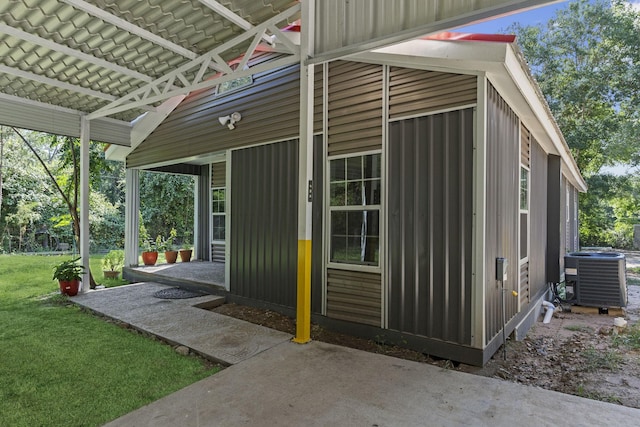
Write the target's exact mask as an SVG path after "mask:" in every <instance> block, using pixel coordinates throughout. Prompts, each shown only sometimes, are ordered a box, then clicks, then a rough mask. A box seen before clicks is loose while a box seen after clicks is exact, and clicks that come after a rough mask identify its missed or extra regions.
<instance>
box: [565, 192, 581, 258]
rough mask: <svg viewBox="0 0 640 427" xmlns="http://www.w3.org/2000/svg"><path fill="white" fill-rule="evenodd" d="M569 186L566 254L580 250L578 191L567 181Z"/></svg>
mask: <svg viewBox="0 0 640 427" xmlns="http://www.w3.org/2000/svg"><path fill="white" fill-rule="evenodd" d="M567 185H568V186H569V242H568V250H567V252H574V251H577V250H579V249H580V241H579V240H580V239H579V235H580V232H579V229H578V190H577V189H576V188H575V187H574V186H573V185H572V184H571V183H570V182H569V181H567Z"/></svg>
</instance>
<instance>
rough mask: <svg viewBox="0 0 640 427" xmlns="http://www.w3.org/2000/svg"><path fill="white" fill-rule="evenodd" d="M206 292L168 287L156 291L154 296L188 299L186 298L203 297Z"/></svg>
mask: <svg viewBox="0 0 640 427" xmlns="http://www.w3.org/2000/svg"><path fill="white" fill-rule="evenodd" d="M203 295H205V294H203V293H202V292H196V291H189V290H187V289H182V288H167V289H160V290H159V291H157V292H154V294H153V296H154V297H156V298H162V299H186V298H195V297H201V296H203Z"/></svg>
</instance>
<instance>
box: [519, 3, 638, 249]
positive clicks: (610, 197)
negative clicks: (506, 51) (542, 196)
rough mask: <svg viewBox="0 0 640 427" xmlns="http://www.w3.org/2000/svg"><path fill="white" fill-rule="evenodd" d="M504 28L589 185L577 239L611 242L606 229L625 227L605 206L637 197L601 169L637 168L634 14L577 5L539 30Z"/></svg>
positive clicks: (620, 7)
mask: <svg viewBox="0 0 640 427" xmlns="http://www.w3.org/2000/svg"><path fill="white" fill-rule="evenodd" d="M510 30H511V31H513V32H515V33H516V35H517V40H518V43H519V45H520V48H521V49H522V51H523V53H524V56H525V58H526V59H527V61H528V62H529V64H530V67H531V70H532V73H533V75H534V77H535V78H536V80H537V81H538V83H539V85H540V87H541V89H542V92H543V93H544V94H545V96H546V98H547V102H548V103H549V106H550V107H551V110H552V111H553V114H554V116H555V118H556V120H557V122H558V125H559V126H560V129H561V130H562V132H563V134H564V137H565V139H566V141H567V143H568V145H569V147H570V149H571V151H572V153H573V155H574V157H575V159H576V162H577V163H578V167H579V168H580V171H581V172H582V174H583V175H584V176H585V179H586V180H587V183H588V184H589V193H587V194H584V195H581V198H580V209H581V215H580V220H581V224H580V234H581V240H582V241H583V243H589V244H596V245H604V244H609V245H614V244H617V243H619V242H620V240H621V239H616V238H615V233H614V231H615V230H618V232H622V231H623V230H624V229H625V227H623V225H622V223H620V220H619V219H618V218H617V216H616V212H615V210H614V209H613V207H612V206H613V204H612V203H613V202H614V201H616V203H618V205H619V206H620V205H621V200H622V199H628V200H627V201H626V203H622V204H625V205H626V206H638V198H637V197H638V196H637V194H634V193H632V192H631V193H624V194H622V193H620V188H622V187H624V186H622V187H620V186H619V185H618V184H620V182H618V180H616V179H615V178H612V177H608V176H605V175H602V168H603V167H604V166H611V165H619V164H624V165H627V166H628V167H634V166H638V165H639V164H640V132H639V131H640V84H639V83H638V82H640V15H639V14H638V12H636V11H634V10H633V9H632V8H631V7H630V6H629V5H628V4H627V3H626V2H623V1H618V0H614V1H612V2H610V1H605V0H596V1H592V2H590V1H587V0H578V1H574V2H572V3H570V4H569V6H568V8H567V9H564V10H559V11H558V12H557V15H556V16H555V17H554V18H553V19H551V20H550V21H549V22H548V23H546V24H545V25H538V26H519V25H516V26H514V27H512V28H511V29H510ZM635 216H636V217H637V216H638V215H637V212H636V215H635ZM627 228H628V227H627ZM622 240H623V241H624V239H622Z"/></svg>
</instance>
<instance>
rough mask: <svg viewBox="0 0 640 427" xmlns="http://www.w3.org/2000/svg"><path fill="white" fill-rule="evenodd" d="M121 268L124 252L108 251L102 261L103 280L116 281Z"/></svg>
mask: <svg viewBox="0 0 640 427" xmlns="http://www.w3.org/2000/svg"><path fill="white" fill-rule="evenodd" d="M122 267H124V251H123V250H122V249H114V250H112V251H109V253H108V254H107V255H105V257H104V258H103V259H102V272H103V273H104V278H105V279H117V278H118V275H119V274H120V270H121V269H122Z"/></svg>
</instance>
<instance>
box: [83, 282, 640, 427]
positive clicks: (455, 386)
mask: <svg viewBox="0 0 640 427" xmlns="http://www.w3.org/2000/svg"><path fill="white" fill-rule="evenodd" d="M163 287H164V286H163V285H157V284H149V283H148V284H138V285H130V286H127V287H122V288H113V289H106V290H102V291H95V292H89V293H88V294H85V295H80V296H78V297H74V298H73V301H74V302H77V303H78V304H81V305H83V306H86V307H89V308H91V309H93V310H95V311H98V312H102V313H104V314H106V315H109V316H113V317H115V315H116V314H117V316H123V318H121V320H123V321H126V322H128V323H131V324H132V325H137V326H136V327H140V328H149V329H145V330H149V332H153V333H156V332H154V331H158V332H161V333H164V334H165V335H166V336H167V337H170V338H167V339H170V340H171V341H172V342H177V343H181V344H184V345H187V346H191V345H196V344H197V346H198V349H196V350H197V351H200V352H203V353H204V352H208V351H211V352H212V353H213V356H212V357H215V358H218V357H219V356H220V354H221V353H224V354H231V353H234V356H236V357H235V358H233V360H234V363H235V364H233V365H232V366H230V367H229V368H226V369H224V370H223V371H222V372H220V373H218V374H216V375H213V376H211V377H209V378H206V379H204V380H202V381H199V382H197V383H195V384H192V385H191V386H188V387H186V388H184V389H182V390H180V391H178V392H176V393H174V394H171V395H169V396H167V397H165V398H163V399H160V400H158V401H156V402H154V403H152V404H150V405H147V406H145V407H143V408H140V409H138V410H136V411H134V412H131V413H129V414H127V415H125V416H123V417H121V418H119V419H117V420H114V421H112V422H111V423H109V424H107V425H108V426H111V427H115V426H154V427H163V426H167V427H168V426H172V427H173V426H181V427H182V426H184V427H191V426H193V427H203V426H237V425H243V426H266V425H268V426H300V425H305V426H309V425H310V426H329V425H330V426H351V425H354V426H459V425H470V426H514V425H517V426H561V425H576V426H591V425H594V426H595V425H603V424H604V425H621V426H623V425H629V426H630V425H638V420H640V410H637V409H631V408H626V407H623V406H619V405H614V404H609V403H604V402H598V401H594V400H588V399H583V398H579V397H575V396H571V395H565V394H561V393H556V392H552V391H547V390H542V389H539V388H534V387H528V386H523V385H518V384H515V383H510V382H505V381H501V380H498V379H493V378H486V377H480V376H476V375H471V374H465V373H460V372H456V371H451V370H444V369H441V368H438V367H435V366H432V365H428V364H422V363H416V362H411V361H406V360H402V359H396V358H393V357H388V356H383V355H378V354H372V353H367V352H363V351H359V350H353V349H349V348H345V347H340V346H335V345H331V344H325V343H321V342H312V343H309V344H306V345H298V344H294V343H291V342H290V341H289V340H288V338H289V337H288V336H286V334H281V333H280V332H277V333H275V331H271V330H270V329H267V328H262V327H260V326H257V328H259V330H258V331H260V332H251V333H246V334H243V333H242V332H241V331H243V328H244V326H245V325H242V324H245V323H246V322H243V321H241V320H237V319H231V318H228V317H226V316H220V315H217V314H216V313H212V312H210V311H206V310H202V309H198V308H194V307H193V304H202V303H204V304H210V303H211V302H210V301H209V300H207V299H208V298H214V297H209V296H207V297H199V298H195V299H187V300H171V302H169V303H167V302H154V301H152V300H149V299H148V295H150V294H152V293H153V292H155V291H156V290H158V289H162V288H163ZM134 295H135V296H134ZM117 306H122V307H121V308H118V307H117ZM194 310H197V312H201V313H205V314H204V316H202V314H196V311H194ZM109 313H111V314H109ZM192 316H197V318H196V319H195V320H194V319H192ZM209 316H211V317H209ZM118 318H119V317H118ZM138 318H139V319H141V320H137V319H138ZM220 318H223V319H220ZM157 319H163V320H157ZM217 322H221V323H220V325H222V327H221V328H219V327H218V323H217ZM236 322H238V324H237V325H235V326H234V324H235V323H236ZM252 326H255V325H252ZM167 331H169V332H170V333H169V332H167ZM236 332H238V333H239V335H237V336H236V335H235V334H236ZM261 333H264V334H265V336H264V337H260V335H261ZM222 336H226V338H223V337H222ZM194 337H197V339H196V338H194ZM252 340H256V343H255V344H250V343H249V342H250V341H252ZM242 341H245V344H240V342H242ZM228 342H234V343H235V344H234V346H233V347H232V348H233V349H236V350H229V349H226V350H223V351H218V347H224V345H226V343H228ZM241 348H244V349H252V350H251V351H246V352H243V351H240V350H237V349H241ZM239 353H242V355H241V356H238V354H239Z"/></svg>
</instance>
